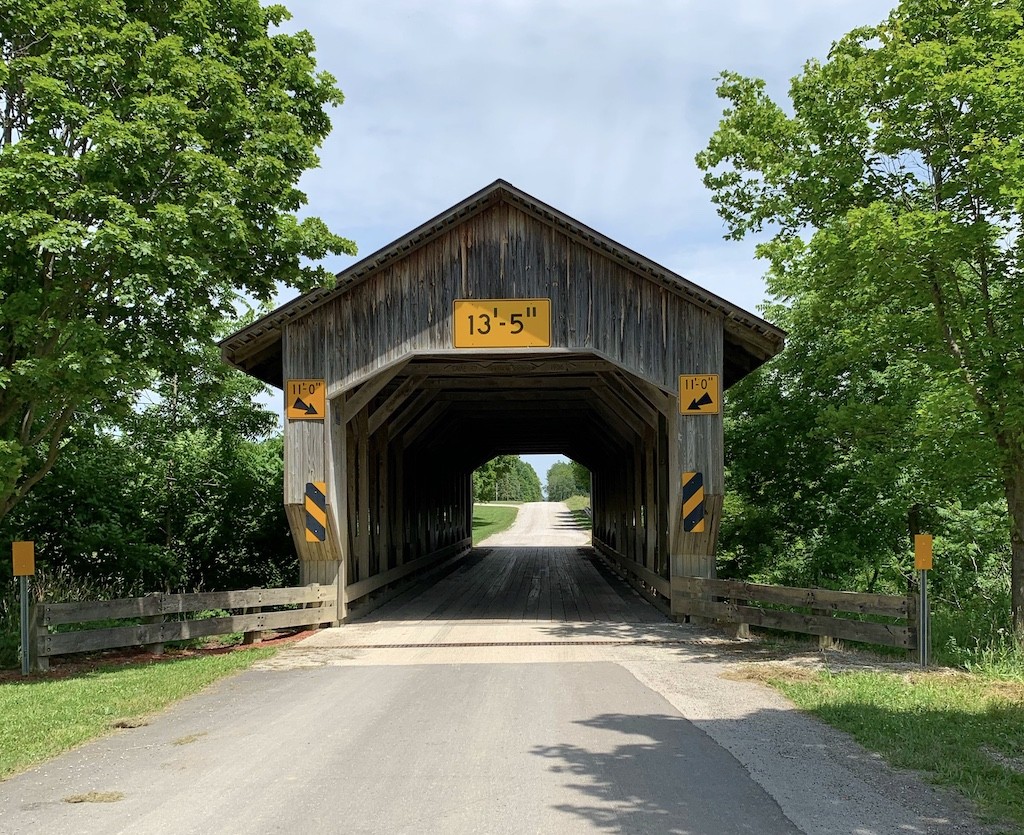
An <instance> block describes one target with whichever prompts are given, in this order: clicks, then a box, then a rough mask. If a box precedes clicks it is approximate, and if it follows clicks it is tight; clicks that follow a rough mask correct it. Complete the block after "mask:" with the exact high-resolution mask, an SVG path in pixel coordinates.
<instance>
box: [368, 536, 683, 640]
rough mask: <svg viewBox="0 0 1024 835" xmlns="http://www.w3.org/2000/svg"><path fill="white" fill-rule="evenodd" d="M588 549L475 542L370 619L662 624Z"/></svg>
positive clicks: (660, 617) (659, 615)
mask: <svg viewBox="0 0 1024 835" xmlns="http://www.w3.org/2000/svg"><path fill="white" fill-rule="evenodd" d="M667 620H668V618H667V617H666V616H665V615H664V614H663V613H662V612H661V611H659V610H658V609H656V608H655V607H654V606H652V605H651V604H650V603H649V602H648V601H646V600H645V599H644V598H642V597H641V596H640V595H639V594H638V593H637V592H636V590H634V589H633V588H632V587H631V586H629V585H628V584H627V583H625V582H624V581H623V580H622V579H621V578H620V577H619V576H617V575H616V574H615V573H614V572H612V571H611V570H610V569H609V567H608V565H607V563H605V562H603V561H602V560H601V559H600V558H599V557H598V556H597V554H596V552H595V551H594V549H593V548H591V547H577V548H566V547H535V546H529V545H526V546H519V547H514V546H513V547H508V546H506V547H494V548H488V547H479V548H474V549H473V550H472V551H471V552H470V554H469V555H468V556H467V557H465V558H464V559H462V560H460V561H459V562H458V563H456V564H455V565H453V566H451V567H450V568H449V569H448V570H447V571H445V572H443V573H441V574H440V575H439V576H436V577H434V578H431V580H430V581H423V582H419V583H416V584H415V585H414V586H413V587H411V588H410V589H409V590H407V591H406V592H405V593H404V594H402V595H401V596H400V597H397V598H395V599H393V600H391V601H389V602H387V603H385V604H384V605H383V606H381V607H380V608H378V609H374V610H373V611H372V612H370V613H368V614H367V615H366V616H365V617H363V618H359V619H357V622H360V621H361V622H367V621H374V622H380V621H416V622H423V621H536V622H542V621H547V622H555V623H596V622H608V623H664V622H667Z"/></svg>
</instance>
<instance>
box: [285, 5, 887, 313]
mask: <svg viewBox="0 0 1024 835" xmlns="http://www.w3.org/2000/svg"><path fill="white" fill-rule="evenodd" d="M892 5H893V4H892V3H890V2H886V1H884V0H831V2H828V0H790V1H789V2H787V3H786V4H784V6H781V5H779V4H775V3H770V2H765V0H725V2H717V3H712V2H706V0H689V2H686V1H685V0H646V1H645V2H643V3H637V2H631V0H586V2H584V1H583V0H554V1H553V0H445V2H443V3H424V2H420V0H415V1H414V0H347V2H345V3H337V2H332V0H302V2H298V0H296V2H293V3H292V4H291V6H292V12H293V14H294V20H293V21H292V22H291V24H289V28H306V29H309V30H310V31H311V32H312V33H313V35H314V37H315V39H316V42H317V44H318V60H319V63H320V65H321V67H323V68H324V69H326V70H328V71H330V72H331V73H332V74H333V75H334V76H335V77H336V78H337V79H338V83H339V86H340V87H341V88H342V89H343V90H344V92H345V94H346V99H347V100H346V103H345V104H344V105H343V106H342V107H341V108H340V109H339V110H338V111H336V112H335V114H334V124H335V130H334V132H333V134H332V136H331V137H330V139H329V140H328V142H327V144H326V146H325V147H324V149H323V152H322V160H323V165H322V168H321V169H320V170H319V171H316V172H312V173H311V174H309V175H307V177H306V178H305V180H304V183H303V185H304V187H305V189H306V190H307V192H308V194H309V196H310V206H309V211H310V212H311V213H315V214H318V215H320V216H321V217H323V218H324V219H325V220H327V221H328V223H329V224H330V225H331V226H332V228H334V229H336V230H337V231H338V232H340V233H341V234H344V235H346V236H349V237H352V238H354V239H355V240H356V242H357V244H358V245H359V246H360V251H361V253H362V254H369V253H370V252H372V251H373V250H375V249H377V248H378V247H380V246H382V245H384V244H386V243H388V242H390V241H391V240H394V239H395V238H397V237H399V236H400V235H402V234H404V233H405V232H406V231H408V230H409V229H412V228H413V227H415V226H416V225H418V224H420V223H422V222H423V221H424V220H426V219H428V218H429V217H431V216H433V215H434V214H436V213H438V212H440V211H442V210H444V209H445V208H447V207H448V206H450V205H452V204H454V203H456V202H458V201H459V200H461V199H462V198H464V197H466V196H468V195H469V194H471V193H472V192H474V191H476V190H477V189H479V188H482V187H483V186H485V185H487V184H488V183H490V182H492V181H493V180H495V179H497V178H499V177H501V178H504V179H507V180H509V181H510V182H512V183H513V184H514V185H516V186H518V187H520V188H522V189H524V190H525V191H527V192H529V193H531V194H533V195H534V196H536V197H537V198H539V199H541V200H543V201H545V202H548V203H551V204H552V205H554V206H556V207H557V208H559V209H561V210H563V211H565V212H566V213H568V214H569V215H572V216H574V217H576V218H578V219H579V220H581V221H583V222H584V223H586V224H588V225H590V226H592V227H594V228H596V229H597V230H599V231H601V232H603V233H604V234H606V235H608V236H609V237H611V238H613V239H615V240H618V241H620V242H621V243H623V244H625V245H627V246H629V247H631V248H632V249H635V250H637V251H639V252H641V253H643V254H645V255H647V256H649V257H651V258H653V259H654V260H655V261H659V262H661V263H663V264H665V266H668V267H670V268H672V269H674V270H676V271H677V272H680V273H682V274H684V275H686V276H687V277H689V278H691V279H692V280H694V281H696V282H697V283H703V282H702V280H701V277H702V276H703V278H704V280H705V281H708V282H714V283H715V284H716V285H717V286H709V289H712V290H714V291H715V292H718V293H719V294H720V295H724V296H725V297H726V298H729V299H730V300H732V301H735V302H736V303H738V304H741V305H742V306H744V307H747V308H752V307H753V306H754V305H756V303H757V302H758V301H760V298H761V295H762V293H763V285H762V284H761V281H760V275H761V273H762V271H763V270H762V267H761V265H759V264H756V263H754V262H753V260H752V257H751V253H752V245H747V244H736V243H732V242H726V241H723V240H722V238H721V235H722V227H721V223H720V222H719V220H718V218H717V216H716V215H715V213H714V209H713V207H712V206H711V203H710V200H709V195H708V193H707V192H706V191H705V190H704V187H703V185H702V184H701V182H700V176H699V172H698V171H697V170H696V167H695V165H694V163H693V158H694V155H695V154H696V153H697V151H698V150H700V149H701V148H702V147H703V145H704V144H705V143H706V141H707V139H708V137H709V136H710V134H711V132H712V131H713V130H714V128H715V126H716V125H717V122H718V119H719V118H720V113H721V105H720V103H719V102H718V100H717V99H716V97H715V94H714V82H713V79H714V77H715V76H716V75H717V74H718V73H719V72H721V71H722V70H725V69H731V70H736V71H738V72H742V73H746V74H750V75H757V76H759V77H763V78H765V79H766V80H767V81H768V83H769V89H770V91H771V92H772V94H773V95H775V96H776V97H783V96H784V95H785V93H786V90H787V87H788V80H789V78H790V77H792V76H793V75H795V74H796V73H797V72H799V70H800V67H801V66H802V64H803V62H804V61H805V60H806V59H808V58H810V57H812V56H818V57H822V56H824V55H825V54H826V53H827V51H828V49H829V47H830V45H831V43H832V42H833V41H834V40H835V39H837V38H838V37H840V36H841V35H842V34H843V33H845V32H846V31H848V30H849V29H851V28H853V27H855V26H858V25H861V24H866V23H873V22H876V21H878V20H880V19H881V18H882V17H884V16H885V14H886V13H887V11H888V9H889V8H890V7H891V6H892ZM688 259H689V260H688ZM346 263H348V261H347V259H336V260H335V261H333V262H331V264H330V266H332V267H333V268H339V269H340V268H341V266H343V265H344V264H346Z"/></svg>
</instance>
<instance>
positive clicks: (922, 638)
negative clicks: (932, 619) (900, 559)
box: [917, 570, 931, 667]
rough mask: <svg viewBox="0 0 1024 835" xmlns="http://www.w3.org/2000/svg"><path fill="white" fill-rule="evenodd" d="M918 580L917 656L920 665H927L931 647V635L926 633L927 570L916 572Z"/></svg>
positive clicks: (927, 623)
mask: <svg viewBox="0 0 1024 835" xmlns="http://www.w3.org/2000/svg"><path fill="white" fill-rule="evenodd" d="M917 574H918V577H919V580H918V587H919V588H920V590H921V601H920V605H919V606H918V607H917V657H918V658H919V659H920V661H921V666H922V667H927V666H928V650H929V649H930V647H931V635H929V634H928V628H929V626H930V623H929V617H928V572H927V571H923V570H922V571H919V572H917Z"/></svg>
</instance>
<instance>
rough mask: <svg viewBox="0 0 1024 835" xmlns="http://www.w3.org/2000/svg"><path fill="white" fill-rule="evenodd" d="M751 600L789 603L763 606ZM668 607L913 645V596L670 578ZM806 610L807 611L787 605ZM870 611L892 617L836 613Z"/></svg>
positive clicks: (730, 620) (849, 637) (700, 614)
mask: <svg viewBox="0 0 1024 835" xmlns="http://www.w3.org/2000/svg"><path fill="white" fill-rule="evenodd" d="M752 603H767V604H770V605H779V606H787V607H790V609H788V610H787V609H766V608H762V607H760V606H756V605H751V604H752ZM672 604H673V606H672V608H673V611H675V612H677V613H682V614H688V615H696V616H697V617H703V618H711V619H714V620H720V621H725V622H727V623H735V624H747V625H750V626H760V627H764V628H767V629H780V630H784V631H786V632H800V633H803V634H807V635H820V636H825V637H829V638H837V639H840V640H847V641H861V642H864V643H868V644H879V645H881V646H888V647H897V648H902V649H908V650H913V649H914V648H915V647H916V645H917V627H916V625H915V623H916V619H917V598H916V597H914V596H912V595H908V596H900V595H889V594H867V593H862V592H850V591H830V590H828V589H802V588H793V587H790V586H767V585H761V584H758V583H747V582H743V581H741V580H709V579H704V578H701V577H673V578H672ZM795 608H802V609H810V612H806V611H805V612H799V611H791V609H795ZM842 614H847V615H871V616H878V617H886V618H891V619H893V620H892V622H886V623H883V622H875V621H864V620H855V619H853V618H849V617H837V615H842Z"/></svg>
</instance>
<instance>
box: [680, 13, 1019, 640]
mask: <svg viewBox="0 0 1024 835" xmlns="http://www.w3.org/2000/svg"><path fill="white" fill-rule="evenodd" d="M1022 5H1024V4H1022V0H964V2H960V3H952V2H948V0H903V2H901V3H900V5H899V6H898V7H897V8H896V9H895V10H894V11H893V12H892V13H891V14H890V15H889V17H888V18H887V19H886V20H885V21H884V22H882V23H880V24H879V25H877V26H870V27H863V28H860V29H857V30H854V31H853V32H851V33H850V34H848V35H847V36H845V37H844V38H842V39H841V40H840V41H839V42H837V43H836V44H835V45H834V46H833V48H832V50H831V52H830V54H829V58H828V60H827V61H825V62H817V61H810V62H808V63H807V64H806V65H805V66H804V70H803V72H802V74H801V75H799V76H798V77H796V78H795V79H794V80H793V82H792V85H791V88H790V104H791V113H789V112H787V111H786V110H784V109H783V108H782V107H780V106H779V105H778V104H776V103H775V102H774V101H772V100H771V98H770V97H769V96H768V95H767V93H766V92H765V85H764V83H763V82H762V81H760V80H757V79H752V78H745V77H743V76H740V75H737V74H735V73H725V74H724V75H723V76H722V78H721V79H720V85H719V88H718V93H719V96H720V97H721V98H723V99H725V100H726V101H727V102H728V108H727V109H726V111H725V113H724V118H723V120H722V122H721V124H720V125H719V128H718V130H717V131H716V132H715V134H714V135H713V136H712V137H711V140H710V142H709V144H708V147H707V148H706V149H705V150H704V151H703V152H701V154H699V155H698V157H697V163H698V165H699V166H700V167H701V168H702V169H703V170H705V172H706V175H705V183H706V185H707V186H708V187H709V188H710V189H712V190H713V191H714V197H713V200H714V202H715V203H716V204H717V206H718V210H719V213H720V215H721V216H722V218H723V219H724V220H725V221H726V224H727V227H728V236H729V237H732V238H737V239H738V238H742V237H743V236H745V235H747V234H751V233H759V232H763V231H764V230H770V231H771V235H772V236H771V239H770V240H769V241H768V242H766V243H763V244H761V246H760V248H759V254H760V255H761V256H762V257H765V258H767V259H768V261H769V264H770V271H769V275H768V282H769V288H770V290H771V291H772V292H773V293H774V294H775V295H776V296H777V297H779V298H780V299H783V300H789V301H793V300H796V301H798V302H799V303H800V304H801V305H802V306H803V308H804V314H805V315H807V316H808V317H810V318H811V319H812V320H813V321H814V322H815V324H816V326H817V327H819V328H820V329H821V330H822V331H823V332H828V333H841V334H843V336H844V337H846V338H848V341H849V343H850V344H851V345H854V346H856V347H857V349H858V350H860V351H863V352H869V351H870V349H871V346H872V345H884V346H885V347H886V349H887V353H888V355H889V356H892V357H899V358H904V359H907V360H908V362H912V363H914V364H916V365H917V366H918V367H919V368H920V369H921V370H922V372H923V373H927V374H929V375H932V376H934V378H935V379H936V380H941V381H946V382H948V383H949V387H948V390H955V391H957V392H959V395H957V402H961V401H962V400H966V401H967V402H969V404H970V405H969V410H970V412H971V413H972V415H973V417H974V419H975V420H976V421H977V425H978V426H979V427H980V431H981V432H983V433H984V435H985V437H986V438H988V439H989V440H990V442H991V443H992V445H993V447H994V449H995V452H996V455H997V464H996V473H995V475H996V477H997V478H998V480H999V481H1000V483H1001V487H1002V491H1003V495H1004V499H1005V502H1006V505H1007V509H1008V515H1009V519H1010V525H1009V528H1010V531H1009V534H1010V535H1009V539H1010V546H1011V552H1012V557H1011V566H1012V568H1011V575H1012V577H1011V587H1012V607H1013V618H1014V627H1015V629H1016V631H1017V633H1018V634H1019V635H1021V636H1024V291H1022V289H1021V287H1022V286H1024V285H1022V279H1024V275H1022V272H1024V235H1022V234H1021V233H1022V231H1024V230H1022V229H1021V218H1022V217H1024V214H1022V212H1024V154H1022V135H1021V128H1020V125H1021V123H1022V116H1024V99H1022V98H1021V96H1020V94H1019V91H1020V89H1021V88H1022V85H1024V24H1022ZM960 395H965V397H961V396H960ZM965 408H966V407H965Z"/></svg>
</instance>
